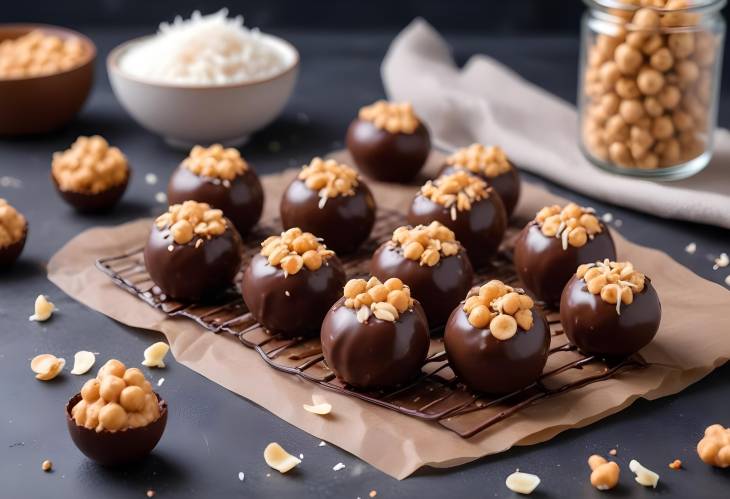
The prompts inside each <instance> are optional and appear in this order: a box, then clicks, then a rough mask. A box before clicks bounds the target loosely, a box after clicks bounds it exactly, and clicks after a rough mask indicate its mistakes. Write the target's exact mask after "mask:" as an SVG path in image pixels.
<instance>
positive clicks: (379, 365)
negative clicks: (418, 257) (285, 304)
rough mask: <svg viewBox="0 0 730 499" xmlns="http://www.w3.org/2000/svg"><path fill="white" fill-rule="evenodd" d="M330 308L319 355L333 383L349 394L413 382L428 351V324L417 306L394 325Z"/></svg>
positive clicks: (341, 303) (415, 303)
mask: <svg viewBox="0 0 730 499" xmlns="http://www.w3.org/2000/svg"><path fill="white" fill-rule="evenodd" d="M344 303H345V299H344V298H340V299H339V300H338V301H337V303H335V304H334V305H333V306H332V308H331V309H330V311H329V312H327V316H326V317H325V319H324V323H323V324H322V335H321V340H322V353H323V354H324V358H325V361H326V362H327V366H329V368H330V369H331V370H332V371H333V372H334V373H335V375H337V377H338V378H339V379H340V380H342V381H344V382H345V383H347V384H348V385H350V386H352V387H354V388H360V389H373V388H386V387H394V386H398V385H402V384H404V383H407V382H409V381H411V380H413V379H414V378H416V377H417V376H418V374H420V372H421V366H422V365H423V363H424V362H425V360H426V356H427V355H428V348H429V343H430V340H429V336H428V322H427V320H426V314H424V312H423V308H422V307H421V305H420V303H418V300H415V299H414V300H413V308H412V309H411V310H408V311H406V312H405V313H403V314H401V315H400V317H399V318H398V319H397V320H396V321H395V322H390V321H383V320H380V319H378V318H376V317H375V316H374V315H370V317H369V318H368V320H367V321H366V322H365V323H360V322H358V320H357V315H356V312H357V311H356V310H354V309H351V308H348V307H346V306H345V305H344Z"/></svg>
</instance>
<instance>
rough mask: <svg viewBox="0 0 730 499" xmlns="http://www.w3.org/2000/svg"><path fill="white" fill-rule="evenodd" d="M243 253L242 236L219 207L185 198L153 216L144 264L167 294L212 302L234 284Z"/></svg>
mask: <svg viewBox="0 0 730 499" xmlns="http://www.w3.org/2000/svg"><path fill="white" fill-rule="evenodd" d="M242 252H243V244H242V243H241V236H239V234H238V231H236V228H235V227H234V226H233V223H231V221H230V220H228V219H227V218H225V217H224V216H223V212H222V211H221V210H218V209H212V208H211V207H210V205H208V204H207V203H198V202H197V201H185V202H184V203H182V204H174V205H172V206H170V209H169V211H168V212H167V213H163V214H162V215H160V216H159V217H157V219H156V220H155V223H154V224H153V225H152V230H151V231H150V235H149V238H148V240H147V245H146V246H145V248H144V262H145V265H146V266H147V271H148V272H149V274H150V277H151V278H152V280H153V281H154V283H155V284H156V285H157V286H158V287H159V288H160V290H161V291H162V293H163V294H165V295H167V297H170V298H174V299H176V300H179V301H183V302H196V301H201V300H202V301H210V300H212V299H214V298H216V297H217V295H219V294H220V293H221V292H222V291H224V290H226V289H227V288H228V287H229V286H231V284H232V283H233V278H234V277H235V276H236V273H237V272H238V268H239V266H240V265H241V254H242Z"/></svg>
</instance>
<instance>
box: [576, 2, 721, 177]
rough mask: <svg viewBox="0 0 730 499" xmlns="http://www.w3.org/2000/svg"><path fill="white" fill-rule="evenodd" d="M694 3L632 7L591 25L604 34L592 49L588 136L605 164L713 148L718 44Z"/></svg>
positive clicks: (585, 117) (672, 158)
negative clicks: (709, 140)
mask: <svg viewBox="0 0 730 499" xmlns="http://www.w3.org/2000/svg"><path fill="white" fill-rule="evenodd" d="M688 6H690V3H689V2H687V1H685V0H670V1H669V2H667V4H666V5H665V6H662V8H661V9H655V8H652V7H644V8H636V9H635V10H631V9H632V7H630V6H627V8H626V9H627V10H625V11H620V13H621V14H622V15H623V17H622V16H619V15H617V13H618V12H619V11H616V12H613V13H611V14H610V15H603V16H602V18H601V23H592V24H590V27H589V29H588V31H589V32H590V31H591V30H593V29H597V30H598V33H597V34H595V36H594V37H593V38H591V39H590V40H591V41H589V46H588V48H587V50H586V54H587V58H586V61H585V68H586V69H585V74H584V78H583V86H582V92H583V102H582V106H583V107H582V113H581V120H582V137H583V147H584V150H585V151H586V152H587V153H588V156H589V158H592V159H594V160H598V164H599V165H601V166H603V165H606V164H607V165H609V166H611V167H614V168H617V169H624V170H626V169H632V170H634V171H635V172H636V171H637V170H643V171H647V170H657V169H662V168H667V167H672V166H676V165H679V164H682V163H685V162H688V161H690V160H692V159H694V158H697V157H698V156H700V155H702V154H703V153H705V151H707V150H709V144H708V143H707V136H708V134H709V133H711V132H712V131H711V130H710V127H711V126H713V120H714V116H713V113H712V112H711V109H712V107H713V105H714V104H713V102H712V101H713V100H714V95H713V94H714V90H713V87H714V78H715V74H714V73H715V72H716V71H717V56H716V54H717V50H718V49H717V47H716V42H715V39H714V35H713V33H711V32H709V31H707V30H708V29H711V28H708V25H701V24H700V20H701V18H700V16H701V14H699V13H692V12H687V11H683V10H682V9H685V8H687V7H688ZM655 173H658V174H662V173H661V172H660V171H657V172H655Z"/></svg>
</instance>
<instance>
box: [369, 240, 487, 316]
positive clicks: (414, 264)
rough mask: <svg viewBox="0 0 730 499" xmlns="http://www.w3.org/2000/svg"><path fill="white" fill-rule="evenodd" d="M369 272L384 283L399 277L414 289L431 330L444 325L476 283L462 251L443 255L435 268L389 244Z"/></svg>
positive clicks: (373, 262) (379, 251) (371, 265)
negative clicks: (405, 255)
mask: <svg viewBox="0 0 730 499" xmlns="http://www.w3.org/2000/svg"><path fill="white" fill-rule="evenodd" d="M370 273H371V274H372V275H374V276H375V277H377V278H378V279H380V281H382V282H385V281H387V280H388V279H389V278H391V277H397V278H399V279H400V280H401V281H403V282H404V283H405V284H407V285H408V287H410V289H411V296H413V297H414V298H416V299H417V300H418V301H419V302H420V303H421V305H422V306H423V309H424V311H425V312H426V317H427V318H428V325H429V326H430V327H431V329H432V330H433V329H435V328H438V327H439V326H443V325H444V324H445V323H446V321H447V319H448V318H449V315H450V314H451V311H452V310H453V309H454V307H455V306H456V305H457V304H458V303H459V302H460V301H461V300H462V299H463V298H464V296H465V295H466V293H467V292H468V291H469V289H471V286H472V281H473V280H474V270H473V269H472V266H471V262H470V261H469V257H468V256H467V255H466V251H465V250H464V249H463V248H460V249H459V252H458V253H457V254H455V255H451V256H446V257H445V256H442V257H441V259H440V260H439V262H438V263H437V264H436V265H434V266H433V267H429V266H428V265H421V264H420V262H418V261H416V260H410V259H408V258H406V257H404V256H403V249H402V248H400V247H398V246H396V245H395V244H393V243H392V242H390V241H388V242H385V243H383V244H382V245H380V247H379V248H378V249H377V250H376V251H375V253H374V254H373V257H372V259H371V260H370Z"/></svg>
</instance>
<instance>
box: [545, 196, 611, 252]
mask: <svg viewBox="0 0 730 499" xmlns="http://www.w3.org/2000/svg"><path fill="white" fill-rule="evenodd" d="M535 221H536V222H537V223H538V224H539V225H540V231H541V232H542V233H543V234H544V235H546V236H547V237H557V238H560V239H561V241H562V243H563V249H568V245H570V246H574V247H576V248H580V247H581V246H584V245H585V244H586V243H587V242H588V241H589V240H590V239H593V238H594V237H595V235H596V234H599V233H601V232H602V231H603V228H602V227H601V223H600V222H599V221H598V218H597V217H596V215H595V212H594V211H593V209H592V208H587V207H583V206H578V205H577V204H575V203H568V204H567V205H565V207H563V208H561V207H560V206H559V205H557V204H555V205H552V206H545V207H544V208H543V209H541V210H540V211H538V212H537V215H536V216H535Z"/></svg>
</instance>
